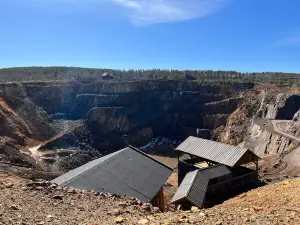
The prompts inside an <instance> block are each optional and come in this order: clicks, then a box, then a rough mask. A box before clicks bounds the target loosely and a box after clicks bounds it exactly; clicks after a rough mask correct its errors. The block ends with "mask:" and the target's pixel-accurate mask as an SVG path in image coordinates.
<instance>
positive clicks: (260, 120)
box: [245, 93, 300, 157]
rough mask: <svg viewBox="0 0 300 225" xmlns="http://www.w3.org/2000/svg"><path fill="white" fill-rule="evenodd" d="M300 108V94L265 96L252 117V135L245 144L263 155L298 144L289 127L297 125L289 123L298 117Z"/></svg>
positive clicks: (250, 131) (250, 127) (279, 152)
mask: <svg viewBox="0 0 300 225" xmlns="http://www.w3.org/2000/svg"><path fill="white" fill-rule="evenodd" d="M299 108H300V96H299V95H288V94H283V93H279V94H277V95H275V96H272V98H269V99H267V98H266V97H263V98H262V100H261V103H260V105H259V108H258V110H257V112H256V113H255V114H254V116H253V117H252V120H251V121H252V123H251V126H249V129H248V131H249V134H250V135H249V136H248V137H247V138H246V139H245V146H246V147H249V148H251V149H253V150H254V152H255V153H256V154H258V155H259V156H261V157H262V156H264V155H270V154H271V155H272V154H273V155H274V154H279V155H280V154H283V153H284V152H288V151H290V150H291V149H292V148H293V147H295V146H297V145H298V144H297V143H298V140H297V139H296V138H294V137H295V133H293V134H290V133H289V129H292V128H291V127H294V128H295V126H292V125H289V124H290V123H293V122H292V119H293V118H294V117H297V111H298V110H299ZM277 121H279V122H277ZM280 121H284V122H280ZM280 124H281V125H280ZM289 127H290V128H289ZM281 128H282V129H281ZM295 142H296V144H295Z"/></svg>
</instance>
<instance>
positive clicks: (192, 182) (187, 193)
mask: <svg viewBox="0 0 300 225" xmlns="http://www.w3.org/2000/svg"><path fill="white" fill-rule="evenodd" d="M194 171H195V170H194ZM194 171H192V172H194ZM196 171H197V172H196V173H195V176H194V177H193V179H192V181H191V185H190V186H189V189H188V190H187V192H186V196H185V197H187V196H189V193H190V191H191V189H192V186H193V184H194V181H195V179H196V177H197V175H198V173H199V169H198V170H196ZM190 173H191V172H190Z"/></svg>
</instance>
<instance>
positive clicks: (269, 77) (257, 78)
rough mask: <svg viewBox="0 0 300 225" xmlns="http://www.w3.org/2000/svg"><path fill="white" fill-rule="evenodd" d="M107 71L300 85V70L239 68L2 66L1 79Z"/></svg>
mask: <svg viewBox="0 0 300 225" xmlns="http://www.w3.org/2000/svg"><path fill="white" fill-rule="evenodd" d="M105 72H108V73H110V74H112V75H113V76H114V78H115V79H116V80H132V81H137V80H157V79H164V80H166V79H168V80H170V79H171V80H178V79H184V78H187V77H188V78H189V79H191V78H195V79H196V80H198V81H201V82H223V83H224V82H254V83H269V84H270V83H272V84H279V85H288V86H292V85H297V84H298V85H299V84H300V75H299V74H297V73H281V72H263V73H258V72H257V73H254V72H253V73H242V72H238V71H225V70H222V71H219V70H218V71H213V70H167V69H152V70H142V69H139V70H133V69H131V70H113V69H105V68H102V69H95V68H80V67H61V66H60V67H58V66H56V67H16V68H3V69H0V82H28V81H81V82H91V81H95V80H101V75H102V74H103V73H105Z"/></svg>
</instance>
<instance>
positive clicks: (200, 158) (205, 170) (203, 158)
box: [172, 137, 259, 208]
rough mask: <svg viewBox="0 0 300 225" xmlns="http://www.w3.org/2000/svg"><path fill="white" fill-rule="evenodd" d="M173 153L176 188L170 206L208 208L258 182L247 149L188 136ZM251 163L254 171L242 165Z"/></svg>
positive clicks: (256, 157)
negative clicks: (176, 165) (176, 159)
mask: <svg viewBox="0 0 300 225" xmlns="http://www.w3.org/2000/svg"><path fill="white" fill-rule="evenodd" d="M176 150H177V151H179V152H181V153H184V156H183V157H178V185H179V188H178V190H177V192H176V194H175V195H174V197H173V199H172V203H174V204H179V205H182V206H184V207H190V206H192V205H195V206H198V207H200V208H203V207H208V206H211V205H213V204H214V203H217V202H220V201H222V200H224V199H226V198H229V197H232V196H234V195H236V194H238V193H240V192H242V191H243V190H244V189H246V188H247V187H249V186H251V184H253V183H255V182H256V181H257V180H258V159H259V157H258V156H257V155H255V154H254V153H253V152H251V151H250V150H248V149H245V148H239V147H235V146H231V145H227V144H223V143H219V142H215V141H211V140H206V139H201V138H196V137H189V138H187V139H186V140H185V141H184V142H183V143H181V144H180V145H179V146H178V147H177V149H176ZM248 163H253V165H255V167H256V168H255V169H254V170H253V169H249V168H247V167H245V166H243V165H244V164H248Z"/></svg>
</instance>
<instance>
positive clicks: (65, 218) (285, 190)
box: [0, 173, 300, 225]
mask: <svg viewBox="0 0 300 225" xmlns="http://www.w3.org/2000/svg"><path fill="white" fill-rule="evenodd" d="M0 190H1V192H0V193H1V194H0V224H101V225H104V224H299V223H300V216H299V214H300V209H299V204H300V196H299V195H298V194H297V193H298V192H299V190H300V179H299V178H297V179H290V180H285V181H283V182H280V183H276V184H271V185H267V186H264V187H260V188H257V189H255V190H252V191H250V192H248V193H244V194H241V195H239V196H237V197H235V198H233V199H230V200H228V201H226V202H224V203H223V204H220V205H218V206H215V207H213V208H210V209H205V210H199V209H192V210H191V211H185V212H184V211H176V212H172V211H169V212H166V213H161V212H158V211H157V210H156V209H155V208H153V207H151V206H149V205H143V204H141V203H140V202H139V201H138V200H136V199H132V198H125V197H120V196H111V195H105V194H102V193H96V192H86V191H79V190H73V189H65V190H62V189H61V188H57V187H55V186H54V185H50V184H48V183H47V182H32V181H30V180H26V179H23V178H20V177H16V176H12V175H7V174H4V173H0Z"/></svg>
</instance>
